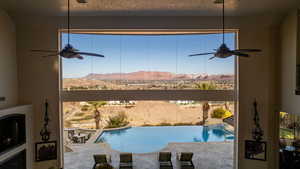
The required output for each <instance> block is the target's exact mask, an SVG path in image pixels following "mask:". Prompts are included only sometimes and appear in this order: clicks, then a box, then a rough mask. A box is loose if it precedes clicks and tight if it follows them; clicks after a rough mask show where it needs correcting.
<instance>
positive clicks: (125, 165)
mask: <svg viewBox="0 0 300 169" xmlns="http://www.w3.org/2000/svg"><path fill="white" fill-rule="evenodd" d="M119 169H132V153H121V154H120V167H119Z"/></svg>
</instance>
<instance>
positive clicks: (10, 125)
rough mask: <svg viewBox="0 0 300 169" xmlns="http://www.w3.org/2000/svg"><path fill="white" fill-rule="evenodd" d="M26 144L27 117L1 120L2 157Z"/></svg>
mask: <svg viewBox="0 0 300 169" xmlns="http://www.w3.org/2000/svg"><path fill="white" fill-rule="evenodd" d="M25 142H26V130H25V115H8V116H4V117H1V118H0V155H1V154H2V153H4V152H5V151H8V150H10V149H13V148H14V147H16V146H19V145H22V144H24V143H25Z"/></svg>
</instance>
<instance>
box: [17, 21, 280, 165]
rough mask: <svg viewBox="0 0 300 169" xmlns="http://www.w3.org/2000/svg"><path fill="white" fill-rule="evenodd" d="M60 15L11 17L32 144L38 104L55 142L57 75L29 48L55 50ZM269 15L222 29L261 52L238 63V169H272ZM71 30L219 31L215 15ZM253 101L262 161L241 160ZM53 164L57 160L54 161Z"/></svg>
mask: <svg viewBox="0 0 300 169" xmlns="http://www.w3.org/2000/svg"><path fill="white" fill-rule="evenodd" d="M65 21H66V18H63V17H19V18H18V19H17V56H18V73H19V94H20V99H19V100H20V103H32V104H33V107H34V118H35V119H34V121H35V123H34V126H35V141H39V139H40V136H39V130H40V129H41V126H42V115H43V101H44V99H45V98H47V99H48V100H49V102H50V118H51V122H50V125H51V126H50V128H51V130H52V132H53V133H52V135H51V136H52V139H56V140H59V91H58V89H59V73H58V59H57V58H55V57H53V58H41V57H39V56H38V55H31V54H30V53H29V50H30V49H51V48H56V47H57V46H58V36H57V35H58V29H60V28H64V26H65ZM273 21H274V18H273V17H267V16H266V17H263V16H260V17H235V18H230V19H228V21H227V23H228V25H230V26H229V27H228V28H235V29H240V34H239V45H240V47H241V48H261V49H263V52H262V53H261V54H257V55H256V54H255V55H253V57H251V58H248V59H247V58H243V59H241V60H240V64H239V72H240V78H239V84H240V85H239V92H240V98H239V112H240V115H239V128H240V130H239V160H238V161H239V168H240V169H267V168H269V169H273V168H274V164H275V161H274V158H275V157H274V152H275V151H276V150H272V149H271V148H270V147H271V146H274V145H275V144H276V142H275V141H274V133H276V131H274V126H273V125H274V120H275V118H274V117H275V113H274V112H275V108H276V101H275V98H274V97H273V95H274V91H275V86H274V83H275V77H274V64H273V62H275V61H274V59H275V58H276V57H275V56H276V55H275V54H276V50H275V49H276V44H277V41H276V40H277V39H276V37H277V36H278V32H277V30H278V27H277V26H276V25H277V24H274V22H273ZM72 27H73V28H76V29H110V28H115V29H125V28H135V29H136V28H147V29H151V28H156V29H166V28H168V29H181V28H184V29H189V28H194V29H215V28H218V27H220V18H217V17H76V18H72ZM254 98H256V99H257V101H258V103H259V111H260V113H261V121H262V127H263V129H264V130H265V139H266V140H267V141H268V147H269V149H268V156H267V157H268V161H267V162H263V161H252V160H246V159H244V140H245V139H249V138H251V127H252V124H253V122H252V107H251V106H252V102H253V101H254ZM57 163H58V162H57ZM55 164H56V162H55V161H50V162H41V163H36V164H35V168H36V169H48V167H50V166H51V165H55Z"/></svg>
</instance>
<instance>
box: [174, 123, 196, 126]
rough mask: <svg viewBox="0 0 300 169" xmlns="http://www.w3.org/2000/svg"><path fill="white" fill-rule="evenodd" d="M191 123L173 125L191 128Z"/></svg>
mask: <svg viewBox="0 0 300 169" xmlns="http://www.w3.org/2000/svg"><path fill="white" fill-rule="evenodd" d="M192 125H194V124H193V123H175V124H174V126H192Z"/></svg>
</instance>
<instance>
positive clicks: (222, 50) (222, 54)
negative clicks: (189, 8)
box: [189, 0, 262, 60]
mask: <svg viewBox="0 0 300 169" xmlns="http://www.w3.org/2000/svg"><path fill="white" fill-rule="evenodd" d="M215 3H216V4H219V3H222V5H223V6H222V27H223V28H222V31H223V33H222V35H223V43H222V44H221V46H220V47H219V48H218V49H215V52H208V53H199V54H192V55H189V56H190V57H192V56H201V55H213V57H211V58H209V59H210V60H211V59H214V58H223V59H224V58H228V57H230V56H234V55H235V56H241V57H249V56H250V55H249V54H247V53H250V52H261V51H262V50H261V49H237V50H230V49H229V48H228V47H227V45H226V44H225V0H216V1H215Z"/></svg>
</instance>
